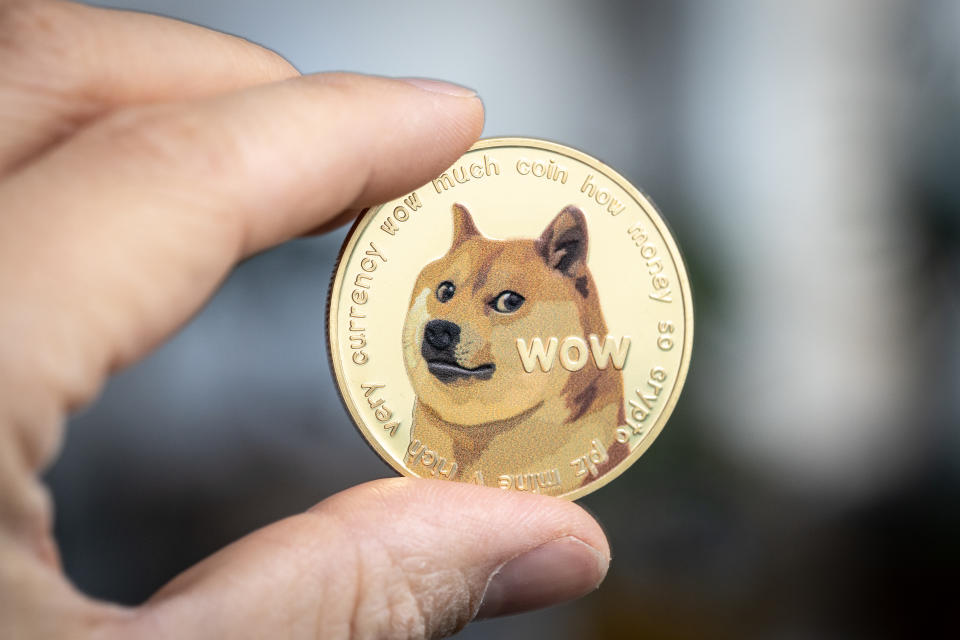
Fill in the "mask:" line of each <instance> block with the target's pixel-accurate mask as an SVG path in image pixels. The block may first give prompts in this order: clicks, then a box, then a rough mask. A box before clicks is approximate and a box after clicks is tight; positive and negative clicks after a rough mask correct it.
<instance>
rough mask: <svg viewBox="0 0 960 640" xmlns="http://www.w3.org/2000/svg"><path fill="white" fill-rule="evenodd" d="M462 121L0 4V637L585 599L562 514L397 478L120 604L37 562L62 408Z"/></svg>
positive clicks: (337, 80) (593, 562)
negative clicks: (226, 283)
mask: <svg viewBox="0 0 960 640" xmlns="http://www.w3.org/2000/svg"><path fill="white" fill-rule="evenodd" d="M158 51H162V52H163V55H157V52H158ZM482 122H483V108H482V105H481V103H480V101H479V100H478V99H477V98H476V97H474V96H473V94H472V92H470V91H467V90H464V89H461V88H459V87H455V86H452V85H445V84H440V83H436V82H424V81H416V82H412V83H411V82H404V81H399V80H391V79H384V78H370V77H363V76H356V75H345V74H319V75H312V76H301V75H300V74H299V73H298V72H297V71H296V70H295V69H294V68H293V67H292V66H291V65H290V64H289V63H287V62H286V61H285V60H283V59H282V58H280V57H279V56H277V55H276V54H274V53H272V52H270V51H267V50H265V49H263V48H260V47H257V46H255V45H252V44H250V43H248V42H245V41H243V40H240V39H237V38H234V37H231V36H226V35H223V34H219V33H216V32H212V31H208V30H205V29H201V28H198V27H194V26H191V25H186V24H183V23H179V22H175V21H171V20H166V19H163V18H158V17H155V16H147V15H141V14H134V13H126V12H117V11H107V10H100V9H92V8H88V7H83V6H80V5H74V4H69V3H61V2H48V1H45V0H30V1H23V2H12V1H9V0H0V300H3V304H2V305H0V637H4V638H7V637H9V638H21V637H22V638H26V637H29V638H41V637H43V638H46V637H51V638H61V637H62V638H88V637H96V638H114V637H116V638H131V637H164V638H165V637H169V638H191V637H223V638H232V637H245V638H247V637H270V638H275V637H282V638H317V637H323V638H373V637H377V638H379V637H386V638H420V637H439V636H443V635H446V634H449V633H452V632H454V631H456V630H457V629H459V628H461V627H462V626H463V625H464V624H466V623H467V622H468V621H469V620H470V619H471V618H473V617H474V616H475V615H476V614H477V613H478V611H479V612H480V614H481V615H483V616H492V615H500V614H505V613H513V612H517V611H523V610H527V609H531V608H535V607H540V606H546V605H549V604H553V603H556V602H560V601H564V600H568V599H570V598H574V597H577V596H579V595H582V594H583V593H586V592H588V591H590V590H592V589H593V588H595V587H596V586H597V584H598V583H599V582H600V580H602V578H603V576H604V574H605V573H606V569H607V564H608V562H609V548H608V546H607V542H606V540H605V539H604V536H603V533H602V532H601V530H600V528H599V526H598V525H597V524H596V522H595V521H594V520H593V519H592V518H591V517H590V516H588V515H587V514H586V513H585V512H584V511H583V510H582V509H580V508H579V507H577V506H576V505H574V504H571V503H568V502H563V501H560V500H555V499H552V498H547V497H543V496H536V495H527V494H517V493H504V492H501V491H499V490H496V489H484V488H481V487H475V486H469V485H464V484H459V483H447V482H441V481H429V480H412V479H392V480H381V481H376V482H371V483H368V484H365V485H361V486H359V487H355V488H352V489H350V490H348V491H345V492H343V493H341V494H338V495H335V496H333V497H331V498H328V499H327V500H324V501H323V502H321V503H319V504H318V505H316V506H315V507H314V508H312V509H310V510H309V511H308V512H306V513H301V514H292V515H291V516H290V517H288V518H286V519H284V520H282V521H280V522H277V523H274V524H271V525H269V526H267V527H265V528H263V529H261V530H259V531H256V532H253V533H251V534H249V535H248V536H246V537H245V538H242V539H241V540H239V541H237V542H236V543H234V544H232V545H230V546H229V547H227V548H225V549H222V550H221V551H219V552H217V553H216V554H214V555H213V556H211V557H210V558H207V559H206V560H204V561H202V562H200V563H199V564H198V565H196V566H194V567H192V568H191V569H189V570H188V571H186V572H185V573H183V574H181V575H180V576H179V577H177V578H176V579H174V580H173V581H172V582H170V583H169V584H167V585H166V586H164V587H163V588H162V589H160V591H158V592H157V593H156V594H155V595H154V596H153V597H152V598H151V599H150V600H148V601H147V602H146V603H144V604H142V605H141V606H138V607H134V608H124V607H119V606H115V605H112V604H109V603H104V602H98V601H95V600H92V599H90V598H88V597H86V596H84V595H83V594H81V593H79V592H77V591H76V590H75V589H74V588H73V587H72V586H71V585H70V584H69V583H68V581H67V580H66V579H65V578H64V576H63V574H62V572H61V570H60V567H59V561H58V554H57V548H56V542H55V540H54V539H53V537H52V534H51V522H52V518H53V512H54V508H53V505H52V504H51V501H50V499H49V496H48V493H47V491H46V489H45V488H44V486H43V485H42V483H41V482H40V481H39V479H38V475H39V474H40V473H41V471H42V470H43V469H44V468H45V467H46V466H47V465H49V464H50V462H51V461H52V460H53V458H54V457H55V455H56V453H57V450H58V448H59V446H60V443H61V441H62V438H63V428H64V423H65V420H66V418H67V417H68V416H69V414H70V412H72V411H74V410H76V409H78V408H81V407H83V406H84V405H86V404H87V403H89V402H90V401H92V400H93V399H94V398H95V397H96V396H97V393H98V392H99V390H100V389H101V387H102V386H103V384H104V382H105V380H106V379H107V377H108V376H109V375H110V374H111V373H113V372H115V371H117V370H118V369H120V368H123V367H124V366H127V365H129V364H130V363H132V362H135V361H136V360H138V359H140V358H142V357H143V356H145V355H146V354H147V353H149V352H150V351H151V350H152V349H154V348H155V347H156V346H157V345H159V344H160V343H162V342H163V341H164V340H165V339H166V338H167V337H168V336H170V335H171V334H172V333H173V332H175V331H176V330H177V329H178V328H179V327H180V326H182V325H183V324H184V323H185V322H186V321H187V320H188V319H189V318H190V317H191V316H192V315H193V314H194V313H196V312H197V310H198V309H199V308H200V307H201V306H202V305H203V304H204V302H205V301H206V300H207V299H208V298H209V297H210V296H211V294H212V293H213V292H214V291H215V289H216V288H217V286H218V285H219V284H220V282H222V281H223V279H224V278H225V277H226V275H227V274H228V272H229V271H230V269H231V268H232V267H233V265H235V264H236V263H237V261H239V260H241V259H242V258H244V257H246V256H249V255H251V254H253V253H256V252H258V251H262V250H264V249H267V248H269V247H271V246H274V245H276V244H278V243H281V242H283V241H284V240H286V239H288V238H291V237H294V236H297V235H301V234H304V233H308V232H312V231H316V230H318V229H325V228H329V227H332V226H335V225H337V224H340V223H342V222H344V221H345V220H346V219H348V218H349V217H350V216H351V215H352V214H351V213H350V212H352V211H355V210H357V209H358V208H360V207H363V206H365V205H369V204H372V203H375V202H378V201H383V200H385V199H388V198H392V197H395V196H397V195H399V194H401V193H405V192H407V191H409V190H410V189H413V188H415V187H416V186H417V185H419V184H423V183H424V182H426V181H427V180H429V179H430V178H431V177H432V176H434V175H436V174H438V173H439V172H441V171H442V170H443V169H444V168H445V167H447V166H449V165H450V164H451V163H452V162H453V161H454V160H455V159H456V158H457V157H459V156H460V155H461V154H462V153H463V152H464V151H465V150H466V149H467V148H468V146H469V145H470V144H471V143H472V142H473V141H474V140H475V139H476V137H477V136H478V135H479V133H480V130H481V128H482ZM411 149H416V150H417V152H416V153H410V150H411ZM424 513H429V514H430V517H429V518H421V517H420V514H424Z"/></svg>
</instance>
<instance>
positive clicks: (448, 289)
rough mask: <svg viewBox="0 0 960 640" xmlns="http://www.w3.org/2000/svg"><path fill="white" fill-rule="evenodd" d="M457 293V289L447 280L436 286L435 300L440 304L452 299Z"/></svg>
mask: <svg viewBox="0 0 960 640" xmlns="http://www.w3.org/2000/svg"><path fill="white" fill-rule="evenodd" d="M456 292H457V288H456V287H455V286H454V285H453V283H452V282H450V281H449V280H444V281H443V282H441V283H440V284H439V285H437V300H439V301H440V302H446V301H447V300H449V299H450V298H452V297H453V294H454V293H456Z"/></svg>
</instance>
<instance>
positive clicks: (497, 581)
mask: <svg viewBox="0 0 960 640" xmlns="http://www.w3.org/2000/svg"><path fill="white" fill-rule="evenodd" d="M609 565H610V559H609V558H607V557H606V555H604V554H602V553H600V552H599V551H597V550H596V549H594V548H593V547H591V546H590V545H588V544H586V543H585V542H582V541H581V540H578V539H577V538H573V537H570V536H568V537H565V538H559V539H557V540H554V541H552V542H548V543H546V544H544V545H541V546H539V547H537V548H536V549H533V550H531V551H527V552H526V553H524V554H523V555H520V556H518V557H516V558H514V559H513V560H510V561H509V562H507V563H506V564H505V565H503V566H502V567H501V568H500V570H499V571H497V572H496V573H495V574H493V577H491V578H490V582H489V583H488V584H487V590H486V592H485V593H484V594H483V600H482V601H481V603H480V608H479V610H478V611H477V616H476V617H477V619H480V618H493V617H496V616H506V615H510V614H513V613H521V612H523V611H531V610H533V609H540V608H542V607H548V606H550V605H554V604H559V603H561V602H566V601H568V600H573V599H574V598H579V597H580V596H582V595H586V594H587V593H589V592H591V591H593V590H594V589H596V588H597V587H598V586H600V582H601V581H602V580H603V577H604V576H605V575H606V574H607V567H608V566H609Z"/></svg>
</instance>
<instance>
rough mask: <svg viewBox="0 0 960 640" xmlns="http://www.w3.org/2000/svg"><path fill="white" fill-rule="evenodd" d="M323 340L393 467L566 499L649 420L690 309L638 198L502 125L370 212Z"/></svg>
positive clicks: (670, 256)
mask: <svg viewBox="0 0 960 640" xmlns="http://www.w3.org/2000/svg"><path fill="white" fill-rule="evenodd" d="M328 339H329V348H330V360H331V364H332V368H333V371H334V376H335V379H336V381H337V384H338V385H339V388H340V393H341V395H342V397H343V401H344V404H345V406H346V408H347V410H348V411H349V413H350V415H351V416H352V418H353V420H354V422H355V423H356V425H357V426H358V428H359V430H360V432H361V433H362V434H363V436H364V437H365V438H366V440H367V441H368V442H369V443H370V445H371V446H372V447H373V449H374V450H375V451H376V452H377V453H379V454H380V455H381V456H382V457H383V458H384V460H386V461H387V462H388V463H389V464H390V465H391V466H393V468H394V469H396V470H397V471H399V472H400V473H402V474H404V475H410V476H420V477H426V478H441V479H447V480H452V481H459V482H473V483H476V484H481V485H487V486H491V487H500V488H502V489H504V490H511V491H530V492H535V493H542V494H548V495H557V496H563V497H566V498H570V499H574V498H577V497H579V496H582V495H584V494H585V493H588V492H590V491H592V490H594V489H596V488H598V487H600V486H603V485H604V484H606V483H607V482H609V481H610V480H612V479H613V478H614V477H616V476H617V475H619V474H620V473H622V472H623V471H624V470H625V469H626V468H627V467H629V466H630V464H631V463H632V462H634V461H635V460H636V459H637V458H638V457H640V455H641V454H642V453H643V452H644V451H645V450H646V449H647V448H648V447H649V446H650V444H651V443H652V442H653V440H654V439H655V438H656V437H657V435H658V434H659V433H660V431H661V429H662V428H663V426H664V424H665V423H666V421H667V418H668V417H669V415H670V413H671V411H672V410H673V407H674V405H675V404H676V402H677V397H678V396H679V394H680V391H681V388H682V387H683V382H684V379H685V377H686V373H687V368H688V364H689V361H690V350H691V345H692V341H693V309H692V303H691V298H690V284H689V281H688V278H687V274H686V270H685V268H684V265H683V261H682V259H681V257H680V253H679V250H678V249H677V246H676V243H675V242H674V239H673V237H672V236H671V235H670V232H669V230H668V229H667V226H666V224H665V223H664V221H663V219H662V218H661V217H660V215H659V213H658V212H657V210H656V209H655V208H654V206H653V204H652V203H651V202H650V200H649V199H648V198H647V197H645V196H644V195H643V194H642V193H640V191H638V190H637V189H636V188H634V187H633V186H632V185H630V183H629V182H627V181H626V180H625V179H624V178H623V177H622V176H621V175H619V174H618V173H616V172H615V171H613V170H612V169H611V168H609V167H607V166H606V165H604V164H603V163H601V162H599V161H598V160H595V159H594V158H591V157H590V156H588V155H586V154H584V153H581V152H579V151H576V150H574V149H570V148H567V147H564V146H561V145H558V144H554V143H550V142H545V141H541V140H533V139H526V138H498V139H488V140H481V141H480V142H478V143H477V144H475V145H474V146H473V147H472V148H471V149H470V151H468V152H467V153H466V154H464V155H463V157H461V158H460V159H459V160H458V161H457V162H456V163H454V165H453V166H451V167H450V168H449V169H447V170H446V171H444V172H443V173H442V174H441V175H439V176H437V178H436V179H434V180H432V181H431V182H429V183H427V184H425V185H423V186H422V187H420V188H419V189H416V190H415V191H412V192H411V193H408V194H406V195H403V196H402V197H400V198H397V199H396V200H393V201H391V202H387V203H384V204H382V205H379V206H376V207H372V208H370V209H369V210H367V211H366V212H364V213H363V214H362V215H361V217H360V218H359V219H358V220H357V222H356V224H355V226H354V227H353V229H352V231H351V232H350V234H349V236H348V237H347V240H346V242H345V244H344V246H343V250H342V253H341V256H340V259H339V261H338V264H337V267H336V270H335V273H334V278H333V283H332V286H331V291H330V303H329V308H328Z"/></svg>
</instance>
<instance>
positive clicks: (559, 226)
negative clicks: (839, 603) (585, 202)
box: [536, 205, 587, 276]
mask: <svg viewBox="0 0 960 640" xmlns="http://www.w3.org/2000/svg"><path fill="white" fill-rule="evenodd" d="M536 247H537V251H538V252H539V253H540V255H541V256H543V259H544V260H545V261H546V263H547V264H548V265H549V266H550V267H552V268H554V269H557V270H558V271H560V272H561V273H563V274H564V275H567V276H574V275H577V274H579V273H580V272H581V271H582V270H583V267H584V266H585V265H586V263H587V219H586V217H585V216H584V215H583V212H582V211H580V209H578V208H576V207H575V206H573V205H567V206H566V207H564V208H563V210H562V211H561V212H560V213H558V214H557V217H556V218H554V219H553V222H551V223H550V224H549V225H548V226H547V228H546V229H545V230H544V232H543V234H541V236H540V237H539V238H538V239H537V240H536Z"/></svg>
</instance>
